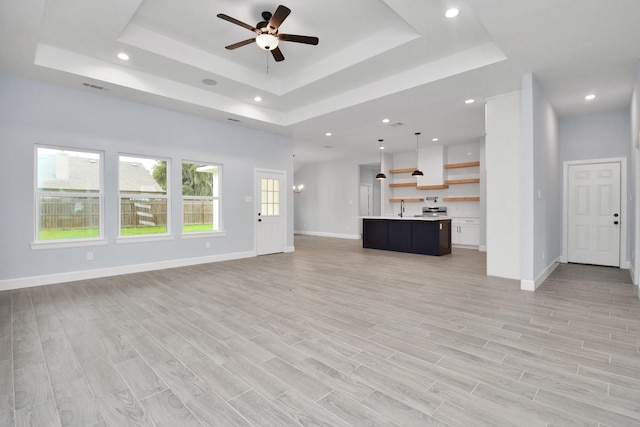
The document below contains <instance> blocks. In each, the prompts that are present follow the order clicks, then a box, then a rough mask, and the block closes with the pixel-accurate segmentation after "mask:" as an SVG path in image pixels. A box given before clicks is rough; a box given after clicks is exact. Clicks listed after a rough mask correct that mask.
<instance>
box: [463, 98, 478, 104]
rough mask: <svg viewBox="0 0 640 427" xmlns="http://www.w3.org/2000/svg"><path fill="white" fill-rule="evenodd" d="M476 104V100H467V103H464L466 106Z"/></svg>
mask: <svg viewBox="0 0 640 427" xmlns="http://www.w3.org/2000/svg"><path fill="white" fill-rule="evenodd" d="M474 102H476V100H475V99H467V100H466V101H464V103H465V104H473V103H474Z"/></svg>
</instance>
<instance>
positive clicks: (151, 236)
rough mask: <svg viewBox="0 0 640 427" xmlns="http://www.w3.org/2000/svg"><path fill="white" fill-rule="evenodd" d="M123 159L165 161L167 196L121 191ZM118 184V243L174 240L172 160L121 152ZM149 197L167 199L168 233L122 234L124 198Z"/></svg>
mask: <svg viewBox="0 0 640 427" xmlns="http://www.w3.org/2000/svg"><path fill="white" fill-rule="evenodd" d="M122 157H128V158H136V159H141V160H153V161H154V162H157V161H164V162H166V165H167V166H166V174H167V178H166V183H167V189H166V190H165V194H153V193H139V194H136V193H123V192H121V191H120V180H121V176H120V161H121V158H122ZM117 177H118V179H117V183H116V193H117V198H118V210H117V212H118V237H117V240H116V242H117V243H131V242H143V241H157V240H170V239H172V238H173V236H172V234H171V159H170V158H169V157H162V156H152V155H145V154H133V153H124V152H119V153H118V155H117ZM145 196H147V197H148V198H153V199H165V201H166V207H167V211H166V216H167V218H166V231H165V232H164V233H148V234H122V199H123V198H132V199H135V198H144V197H145Z"/></svg>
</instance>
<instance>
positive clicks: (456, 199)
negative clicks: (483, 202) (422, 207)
mask: <svg viewBox="0 0 640 427" xmlns="http://www.w3.org/2000/svg"><path fill="white" fill-rule="evenodd" d="M442 201H443V202H478V201H480V196H465V197H443V198H442ZM405 202H406V200H405Z"/></svg>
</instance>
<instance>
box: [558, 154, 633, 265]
mask: <svg viewBox="0 0 640 427" xmlns="http://www.w3.org/2000/svg"><path fill="white" fill-rule="evenodd" d="M601 163H620V254H619V259H618V264H619V268H625V266H627V265H629V261H628V260H627V259H626V258H627V224H628V222H629V221H628V219H627V213H628V211H627V199H628V195H627V158H626V157H611V158H604V159H590V160H570V161H565V162H562V255H561V259H562V262H567V260H568V259H569V257H568V253H569V248H568V245H569V244H568V241H567V240H568V237H567V236H568V234H569V230H568V222H569V220H568V215H569V195H568V191H569V166H574V165H592V164H601Z"/></svg>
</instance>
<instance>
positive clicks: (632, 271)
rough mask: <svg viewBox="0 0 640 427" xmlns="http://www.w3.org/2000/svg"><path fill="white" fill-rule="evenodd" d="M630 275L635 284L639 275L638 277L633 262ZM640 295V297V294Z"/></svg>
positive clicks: (630, 264) (630, 266)
mask: <svg viewBox="0 0 640 427" xmlns="http://www.w3.org/2000/svg"><path fill="white" fill-rule="evenodd" d="M629 275H630V276H631V283H633V284H634V285H635V283H636V281H637V277H636V271H635V270H634V268H633V264H632V263H629ZM636 286H637V285H636ZM638 296H639V297H640V294H639V295H638Z"/></svg>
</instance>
